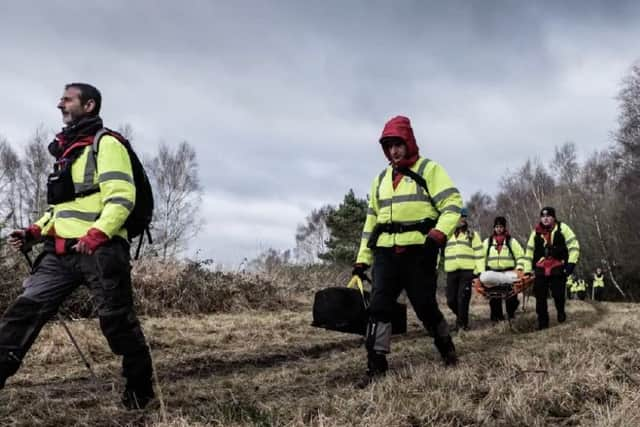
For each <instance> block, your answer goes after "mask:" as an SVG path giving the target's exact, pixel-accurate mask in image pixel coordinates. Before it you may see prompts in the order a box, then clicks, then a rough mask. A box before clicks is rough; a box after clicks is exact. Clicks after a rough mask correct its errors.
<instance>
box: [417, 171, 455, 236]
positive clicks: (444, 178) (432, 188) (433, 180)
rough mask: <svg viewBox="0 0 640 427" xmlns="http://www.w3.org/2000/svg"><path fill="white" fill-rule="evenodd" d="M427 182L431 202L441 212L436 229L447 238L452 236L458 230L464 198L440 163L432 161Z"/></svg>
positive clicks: (427, 174) (426, 178) (426, 174)
mask: <svg viewBox="0 0 640 427" xmlns="http://www.w3.org/2000/svg"><path fill="white" fill-rule="evenodd" d="M425 180H426V181H427V187H428V188H429V193H430V197H431V200H432V201H433V203H434V205H435V207H436V209H437V210H438V212H440V216H439V217H438V221H437V222H436V225H435V227H434V229H436V230H438V231H439V232H441V233H442V234H443V235H444V236H445V237H446V236H450V235H451V233H453V231H454V230H455V228H456V225H457V224H458V220H459V219H460V211H461V210H462V196H461V195H460V192H459V191H458V189H457V188H456V187H455V186H454V185H453V182H452V181H451V178H449V175H448V174H447V172H446V171H445V170H444V168H443V167H442V166H440V165H439V164H438V163H436V162H433V161H430V162H429V164H428V165H427V167H426V170H425Z"/></svg>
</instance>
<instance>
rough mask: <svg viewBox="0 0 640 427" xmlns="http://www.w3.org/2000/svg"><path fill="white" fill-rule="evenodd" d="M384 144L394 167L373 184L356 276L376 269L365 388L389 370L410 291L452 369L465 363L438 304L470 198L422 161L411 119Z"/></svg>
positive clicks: (397, 124) (398, 123) (388, 130)
mask: <svg viewBox="0 0 640 427" xmlns="http://www.w3.org/2000/svg"><path fill="white" fill-rule="evenodd" d="M380 144H381V147H382V150H383V152H384V154H385V156H386V158H387V159H388V160H389V165H388V166H387V167H386V168H385V169H384V170H383V171H382V172H381V173H379V174H378V175H377V176H376V177H375V179H374V180H373V184H372V186H371V191H370V193H369V207H368V210H367V218H366V221H365V224H364V229H363V233H362V239H361V242H360V250H359V252H358V256H357V259H356V263H355V264H354V268H353V274H354V275H358V276H361V277H364V276H365V271H366V270H367V269H368V268H369V266H371V265H373V267H374V268H373V276H374V281H373V287H372V293H371V301H370V304H369V315H370V319H369V324H368V327H367V334H366V349H367V372H366V375H365V377H364V378H363V380H362V381H361V382H360V383H359V386H362V387H364V386H366V385H367V384H369V383H370V382H371V381H372V380H373V379H374V378H376V377H378V376H381V375H384V373H385V372H386V371H387V359H386V354H388V353H389V351H390V340H391V317H392V314H393V312H392V309H393V306H394V304H395V301H396V299H397V298H398V296H399V295H400V293H401V292H402V290H403V289H404V290H405V291H406V293H407V296H408V298H409V301H410V302H411V305H412V306H413V308H414V310H415V312H416V315H417V316H418V318H419V319H420V320H421V321H422V323H423V324H424V326H425V328H426V329H427V330H428V331H429V332H430V335H432V336H433V337H434V343H435V345H436V348H437V349H438V350H439V352H440V355H441V356H442V358H443V361H444V363H445V365H454V364H455V363H456V361H457V356H456V352H455V347H454V345H453V341H452V340H451V336H450V335H449V329H448V325H447V322H446V321H445V319H444V317H443V315H442V313H441V312H440V309H439V307H438V303H437V301H436V262H437V258H438V252H439V250H440V248H442V247H443V246H444V244H445V243H446V240H447V236H448V235H450V234H451V233H452V232H453V230H454V228H455V227H456V224H457V223H458V220H459V218H460V211H461V209H462V197H461V196H460V193H459V192H458V190H457V189H456V188H455V187H454V185H453V183H452V182H451V179H450V178H449V176H448V175H447V173H446V172H445V170H444V168H442V166H440V165H439V164H438V163H436V162H434V161H432V160H429V159H425V158H423V157H420V155H419V150H418V146H417V144H416V140H415V137H414V135H413V130H412V128H411V123H410V121H409V119H408V118H407V117H404V116H397V117H394V118H392V119H391V120H389V121H388V122H387V123H386V125H385V126H384V129H383V131H382V135H381V137H380Z"/></svg>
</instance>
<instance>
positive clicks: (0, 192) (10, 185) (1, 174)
mask: <svg viewBox="0 0 640 427" xmlns="http://www.w3.org/2000/svg"><path fill="white" fill-rule="evenodd" d="M20 166H21V165H20V158H19V157H18V155H17V154H16V152H15V151H14V150H13V148H12V147H11V145H10V144H9V141H7V140H6V138H4V137H0V218H7V220H6V221H3V223H2V224H3V226H5V227H11V228H16V227H18V226H20V225H21V223H20V222H19V221H20V219H21V218H19V216H20V214H21V212H22V205H21V202H20V201H21V199H20V194H19V193H20V192H19V191H18V186H17V183H18V177H19V173H20Z"/></svg>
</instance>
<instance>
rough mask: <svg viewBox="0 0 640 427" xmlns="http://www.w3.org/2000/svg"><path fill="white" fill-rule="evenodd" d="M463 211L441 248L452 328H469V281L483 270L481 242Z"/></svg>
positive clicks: (463, 210)
mask: <svg viewBox="0 0 640 427" xmlns="http://www.w3.org/2000/svg"><path fill="white" fill-rule="evenodd" d="M467 216H468V213H467V209H466V208H462V211H461V212H460V220H459V222H458V225H457V226H456V229H455V231H454V232H453V234H452V235H451V236H450V237H449V240H448V241H447V245H446V246H445V248H444V271H445V272H446V273H447V305H448V306H449V308H450V309H451V311H452V312H453V314H455V315H456V327H457V328H461V329H464V330H466V329H468V328H469V301H470V300H471V281H472V280H473V278H474V276H476V277H477V275H478V274H480V273H481V272H482V271H483V269H484V267H483V260H484V256H483V253H482V240H481V239H480V235H479V234H478V233H477V232H476V231H473V230H470V229H469V225H468V223H467Z"/></svg>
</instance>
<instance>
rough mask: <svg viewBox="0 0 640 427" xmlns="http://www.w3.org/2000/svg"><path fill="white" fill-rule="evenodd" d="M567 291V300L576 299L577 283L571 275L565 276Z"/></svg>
mask: <svg viewBox="0 0 640 427" xmlns="http://www.w3.org/2000/svg"><path fill="white" fill-rule="evenodd" d="M567 291H568V293H569V298H571V299H578V283H577V281H576V280H575V278H574V277H573V274H570V275H569V276H567Z"/></svg>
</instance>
